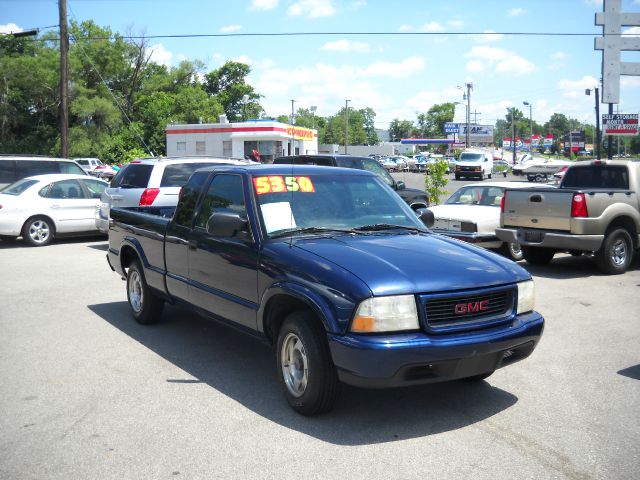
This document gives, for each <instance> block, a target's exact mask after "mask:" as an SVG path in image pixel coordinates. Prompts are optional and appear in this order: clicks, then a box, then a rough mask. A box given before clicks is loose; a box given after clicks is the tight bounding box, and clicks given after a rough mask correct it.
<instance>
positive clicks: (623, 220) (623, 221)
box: [605, 215, 640, 248]
mask: <svg viewBox="0 0 640 480" xmlns="http://www.w3.org/2000/svg"><path fill="white" fill-rule="evenodd" d="M617 228H623V229H625V230H626V231H627V232H629V235H631V241H632V242H633V248H639V247H640V245H639V244H638V228H637V226H636V222H635V221H634V220H633V218H631V217H629V216H627V215H621V216H618V217H616V218H614V219H613V220H611V222H609V225H607V229H606V231H605V235H608V234H609V233H610V232H612V231H613V230H615V229H617Z"/></svg>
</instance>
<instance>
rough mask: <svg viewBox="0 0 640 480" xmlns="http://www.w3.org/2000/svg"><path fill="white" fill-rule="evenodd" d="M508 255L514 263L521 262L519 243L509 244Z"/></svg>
mask: <svg viewBox="0 0 640 480" xmlns="http://www.w3.org/2000/svg"><path fill="white" fill-rule="evenodd" d="M508 248H509V255H510V256H511V259H512V260H514V261H518V260H522V259H523V258H524V257H523V256H522V249H521V248H520V244H519V243H509V245H508Z"/></svg>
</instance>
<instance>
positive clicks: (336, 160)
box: [273, 155, 429, 210]
mask: <svg viewBox="0 0 640 480" xmlns="http://www.w3.org/2000/svg"><path fill="white" fill-rule="evenodd" d="M273 163H276V164H286V165H290V164H295V165H321V166H323V167H344V168H357V169H358V170H368V171H370V172H372V173H375V174H376V175H378V176H379V177H380V178H382V180H384V182H385V183H386V184H387V185H389V186H390V187H391V188H393V189H394V190H395V191H396V193H397V194H398V195H400V196H401V197H402V199H403V200H404V201H405V202H407V204H408V205H409V206H410V207H411V208H412V209H414V210H417V209H419V208H427V207H428V206H429V194H428V193H427V192H425V191H424V190H418V189H417V188H407V187H406V186H405V184H404V182H403V181H401V180H398V181H396V180H395V179H394V178H393V177H392V176H391V175H389V172H387V170H386V169H385V168H384V167H383V166H382V165H380V164H379V163H378V162H377V161H376V160H375V159H373V158H371V157H354V156H351V155H292V156H289V157H278V158H276V159H275V160H274V161H273Z"/></svg>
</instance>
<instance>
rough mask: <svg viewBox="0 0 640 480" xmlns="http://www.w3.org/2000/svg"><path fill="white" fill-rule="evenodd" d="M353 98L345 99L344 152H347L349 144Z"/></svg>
mask: <svg viewBox="0 0 640 480" xmlns="http://www.w3.org/2000/svg"><path fill="white" fill-rule="evenodd" d="M350 101H351V100H345V101H344V115H345V117H344V118H345V120H344V154H345V155H346V154H347V145H349V102H350Z"/></svg>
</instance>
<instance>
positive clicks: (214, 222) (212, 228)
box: [207, 212, 249, 240]
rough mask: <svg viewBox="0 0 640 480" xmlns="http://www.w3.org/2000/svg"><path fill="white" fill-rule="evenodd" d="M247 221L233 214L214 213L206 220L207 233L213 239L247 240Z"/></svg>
mask: <svg viewBox="0 0 640 480" xmlns="http://www.w3.org/2000/svg"><path fill="white" fill-rule="evenodd" d="M248 227H249V221H248V220H247V219H246V218H243V217H242V216H240V214H239V213H233V212H215V213H213V214H212V215H211V216H210V217H209V220H207V233H208V234H209V235H212V236H214V237H237V238H241V239H243V240H246V239H247V238H249V228H248Z"/></svg>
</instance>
